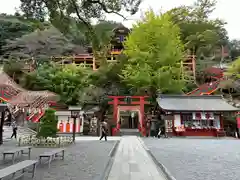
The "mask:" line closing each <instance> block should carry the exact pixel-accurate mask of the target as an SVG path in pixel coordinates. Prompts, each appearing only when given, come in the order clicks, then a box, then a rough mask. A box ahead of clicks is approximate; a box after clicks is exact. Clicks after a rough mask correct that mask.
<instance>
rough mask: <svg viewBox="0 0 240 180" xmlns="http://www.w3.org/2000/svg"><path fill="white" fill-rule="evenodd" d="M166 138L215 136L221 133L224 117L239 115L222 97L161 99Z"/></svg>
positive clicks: (180, 96) (160, 104)
mask: <svg viewBox="0 0 240 180" xmlns="http://www.w3.org/2000/svg"><path fill="white" fill-rule="evenodd" d="M157 102H158V104H159V107H160V112H161V114H162V119H164V120H165V128H166V132H167V133H168V134H172V135H174V136H175V135H179V136H218V134H221V133H220V132H224V130H223V127H224V124H223V123H224V121H223V113H226V112H228V113H229V112H230V113H231V112H232V113H235V112H238V111H239V109H238V108H235V107H233V106H231V105H230V104H228V103H227V102H225V101H224V100H223V99H222V96H184V95H160V96H159V97H158V99H157Z"/></svg>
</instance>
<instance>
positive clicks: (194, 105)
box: [157, 95, 240, 112]
mask: <svg viewBox="0 0 240 180" xmlns="http://www.w3.org/2000/svg"><path fill="white" fill-rule="evenodd" d="M157 102H158V104H159V106H160V107H161V108H162V109H164V110H167V111H182V112H186V111H188V112H189V111H190V112H193V111H213V112H235V111H239V110H240V109H238V108H235V107H233V106H231V105H230V104H228V103H227V102H225V101H224V100H223V98H222V96H209V95H208V96H204V95H202V96H184V95H160V96H159V97H158V98H157Z"/></svg>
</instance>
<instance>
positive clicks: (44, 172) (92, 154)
mask: <svg viewBox="0 0 240 180" xmlns="http://www.w3.org/2000/svg"><path fill="white" fill-rule="evenodd" d="M15 144H16V143H12V142H8V143H5V144H4V146H1V147H0V151H3V150H4V149H9V148H10V149H11V148H13V145H15ZM114 144H115V141H107V142H105V141H101V142H100V141H78V142H76V144H75V145H72V146H70V147H67V148H66V153H65V159H64V161H63V160H54V161H53V162H52V164H51V167H50V169H48V165H47V164H46V165H41V166H39V167H37V171H36V178H35V180H56V179H57V180H96V179H97V178H99V177H100V175H101V174H102V173H103V171H104V168H105V166H106V164H107V162H108V160H109V158H110V157H108V154H109V152H110V151H111V149H112V148H113V145H114ZM51 149H53V148H33V149H32V154H31V159H37V156H38V155H39V154H41V153H43V152H45V151H50V150H51ZM0 158H1V159H2V156H1V157H0ZM24 159H27V157H23V158H22V159H20V160H18V161H21V160H24ZM16 162H17V161H16ZM9 165H11V163H10V162H9V163H6V164H3V163H2V161H1V160H0V169H2V168H4V167H7V166H9ZM26 179H28V178H26Z"/></svg>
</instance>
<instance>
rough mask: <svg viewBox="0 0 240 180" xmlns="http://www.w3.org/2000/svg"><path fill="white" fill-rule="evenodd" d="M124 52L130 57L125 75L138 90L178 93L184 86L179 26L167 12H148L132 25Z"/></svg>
mask: <svg viewBox="0 0 240 180" xmlns="http://www.w3.org/2000/svg"><path fill="white" fill-rule="evenodd" d="M124 53H125V54H126V55H127V56H128V58H129V60H128V62H127V64H126V65H125V67H124V69H123V70H122V78H123V81H125V82H126V83H127V84H128V85H129V86H131V87H136V88H137V89H138V90H139V91H141V92H144V91H148V92H149V93H150V94H151V96H154V95H155V94H156V93H157V92H161V93H176V92H178V93H179V92H181V91H182V90H183V88H184V84H185V83H184V80H183V79H182V68H181V66H180V64H181V60H182V58H183V55H184V54H183V44H182V42H181V40H180V30H179V28H178V26H177V25H174V24H173V23H172V22H171V18H170V16H169V15H168V14H161V15H155V14H154V13H153V12H152V11H150V12H148V13H146V16H145V17H144V19H143V20H142V21H140V22H138V23H137V25H135V26H134V27H133V29H132V33H131V34H130V35H129V37H128V38H127V40H126V42H125V50H124Z"/></svg>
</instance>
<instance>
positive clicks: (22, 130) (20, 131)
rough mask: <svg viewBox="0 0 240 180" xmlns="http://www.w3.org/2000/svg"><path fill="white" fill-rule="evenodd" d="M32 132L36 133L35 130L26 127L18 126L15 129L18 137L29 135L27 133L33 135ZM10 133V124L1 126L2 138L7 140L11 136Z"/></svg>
mask: <svg viewBox="0 0 240 180" xmlns="http://www.w3.org/2000/svg"><path fill="white" fill-rule="evenodd" d="M34 134H36V132H35V131H33V130H31V129H29V128H27V127H22V126H18V130H17V137H18V138H19V137H20V136H29V135H34ZM11 135H12V127H11V126H3V140H4V141H7V140H8V139H10V138H11Z"/></svg>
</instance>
